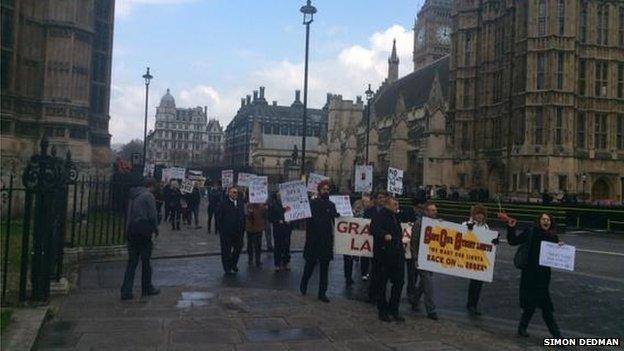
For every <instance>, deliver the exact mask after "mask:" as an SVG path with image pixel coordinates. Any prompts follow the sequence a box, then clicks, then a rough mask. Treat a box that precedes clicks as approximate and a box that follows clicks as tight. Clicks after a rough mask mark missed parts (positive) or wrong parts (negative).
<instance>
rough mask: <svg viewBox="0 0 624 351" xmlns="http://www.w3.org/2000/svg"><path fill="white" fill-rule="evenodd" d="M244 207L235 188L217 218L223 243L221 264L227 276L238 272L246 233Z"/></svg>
mask: <svg viewBox="0 0 624 351" xmlns="http://www.w3.org/2000/svg"><path fill="white" fill-rule="evenodd" d="M244 207H245V204H243V201H242V200H239V199H238V189H237V188H236V187H234V186H233V187H230V188H229V189H228V198H227V199H226V200H224V201H223V202H221V204H220V205H219V208H218V209H217V213H216V216H215V225H216V228H217V232H218V233H219V235H220V241H221V263H222V264H223V270H224V271H225V274H227V275H231V274H235V273H236V272H238V267H237V266H238V256H240V252H241V249H242V247H243V234H244V231H245V210H244Z"/></svg>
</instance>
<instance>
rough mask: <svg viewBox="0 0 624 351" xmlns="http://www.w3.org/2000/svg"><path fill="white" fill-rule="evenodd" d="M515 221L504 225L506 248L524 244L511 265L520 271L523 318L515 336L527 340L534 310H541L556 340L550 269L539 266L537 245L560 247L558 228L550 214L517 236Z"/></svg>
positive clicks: (544, 215)
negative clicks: (546, 243)
mask: <svg viewBox="0 0 624 351" xmlns="http://www.w3.org/2000/svg"><path fill="white" fill-rule="evenodd" d="M516 223H517V222H516V220H515V219H509V221H508V222H507V241H508V242H509V245H512V246H515V245H523V247H522V246H521V247H520V248H519V249H518V252H517V253H516V257H514V264H515V265H516V266H517V267H518V266H519V268H520V269H521V270H522V273H521V276H520V307H521V308H522V316H521V317H520V323H519V324H518V336H524V337H527V336H529V334H528V333H527V328H528V326H529V322H530V321H531V317H532V316H533V313H535V309H536V308H538V307H539V308H540V309H541V310H542V317H543V318H544V322H545V323H546V326H547V327H548V330H549V331H550V333H551V334H552V336H553V337H555V338H560V337H561V332H560V330H559V327H558V326H557V323H556V322H555V318H554V316H553V311H554V307H553V303H552V300H551V299H550V267H544V266H540V265H539V256H540V246H541V243H542V241H549V242H553V243H559V244H560V245H563V242H560V241H559V237H558V236H557V230H556V228H557V226H556V223H555V221H554V218H553V216H552V215H550V214H548V213H542V214H541V215H540V216H539V217H538V219H537V223H536V225H534V226H531V227H528V228H526V229H525V230H523V231H522V233H520V234H517V233H516Z"/></svg>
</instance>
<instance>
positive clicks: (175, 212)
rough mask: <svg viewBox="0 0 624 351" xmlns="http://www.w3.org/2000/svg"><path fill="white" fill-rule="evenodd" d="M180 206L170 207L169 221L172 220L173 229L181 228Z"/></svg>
mask: <svg viewBox="0 0 624 351" xmlns="http://www.w3.org/2000/svg"><path fill="white" fill-rule="evenodd" d="M180 215H181V213H180V208H177V207H170V208H169V222H171V229H180Z"/></svg>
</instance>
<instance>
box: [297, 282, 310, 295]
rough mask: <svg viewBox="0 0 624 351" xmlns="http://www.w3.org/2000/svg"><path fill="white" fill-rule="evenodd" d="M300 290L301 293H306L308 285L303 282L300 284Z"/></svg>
mask: <svg viewBox="0 0 624 351" xmlns="http://www.w3.org/2000/svg"><path fill="white" fill-rule="evenodd" d="M299 291H300V292H301V295H304V296H305V294H306V293H307V292H308V287H307V286H306V285H305V284H303V283H301V285H299Z"/></svg>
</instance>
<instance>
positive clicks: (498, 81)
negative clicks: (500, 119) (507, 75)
mask: <svg viewBox="0 0 624 351" xmlns="http://www.w3.org/2000/svg"><path fill="white" fill-rule="evenodd" d="M502 98H503V73H502V72H496V73H494V91H493V101H494V103H498V102H500V101H501V100H502Z"/></svg>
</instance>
